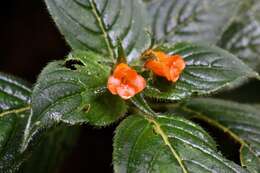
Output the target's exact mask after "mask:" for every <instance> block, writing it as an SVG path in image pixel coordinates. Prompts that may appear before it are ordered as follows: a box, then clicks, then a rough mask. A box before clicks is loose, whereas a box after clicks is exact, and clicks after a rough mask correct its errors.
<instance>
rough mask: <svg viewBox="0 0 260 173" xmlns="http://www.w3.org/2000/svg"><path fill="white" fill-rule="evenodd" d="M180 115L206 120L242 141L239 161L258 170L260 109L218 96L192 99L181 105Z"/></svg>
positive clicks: (259, 167) (259, 156) (250, 168)
mask: <svg viewBox="0 0 260 173" xmlns="http://www.w3.org/2000/svg"><path fill="white" fill-rule="evenodd" d="M180 110H182V115H184V114H185V115H186V116H187V117H190V118H196V119H200V120H203V121H205V122H208V123H209V124H211V125H213V126H216V127H217V128H219V129H221V130H223V131H224V132H225V133H228V134H229V135H230V136H231V137H232V138H233V139H234V140H236V141H237V142H239V143H240V144H241V149H240V160H241V164H242V165H243V166H245V167H247V168H248V170H250V171H251V172H253V173H258V172H260V142H259V141H260V111H259V109H257V108H255V107H253V106H249V105H246V104H238V103H234V102H230V101H224V100H218V99H209V98H207V99H206V98H204V99H203V98H202V99H192V100H190V101H188V102H186V103H184V104H182V105H181V106H180Z"/></svg>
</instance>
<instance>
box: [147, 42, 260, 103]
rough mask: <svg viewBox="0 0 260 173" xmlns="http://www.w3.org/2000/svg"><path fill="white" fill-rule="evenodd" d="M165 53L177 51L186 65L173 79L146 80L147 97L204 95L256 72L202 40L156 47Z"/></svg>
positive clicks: (169, 98)
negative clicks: (172, 80) (200, 41)
mask: <svg viewBox="0 0 260 173" xmlns="http://www.w3.org/2000/svg"><path fill="white" fill-rule="evenodd" d="M156 50H161V51H164V52H166V53H168V54H169V55H173V54H179V55H181V56H182V57H183V58H184V60H185V62H186V68H185V69H184V71H183V72H182V74H181V77H180V79H179V80H178V81H177V82H176V83H171V82H168V81H165V80H162V79H160V78H157V79H155V80H150V85H149V86H148V88H147V90H146V95H147V96H149V97H154V98H159V99H167V100H180V99H183V98H186V97H190V96H193V95H208V94H211V93H215V92H218V91H221V90H224V89H228V88H234V87H236V86H238V85H241V84H242V83H243V82H245V81H247V80H248V79H249V78H253V77H257V76H258V74H257V73H256V72H254V71H253V70H252V69H250V68H249V67H248V66H247V65H245V64H244V63H243V62H242V61H240V60H239V59H237V58H236V57H235V56H233V55H232V54H230V53H228V52H226V51H224V50H222V49H220V48H217V47H215V46H208V45H205V44H193V43H187V42H182V43H177V44H175V45H164V46H161V47H158V48H156Z"/></svg>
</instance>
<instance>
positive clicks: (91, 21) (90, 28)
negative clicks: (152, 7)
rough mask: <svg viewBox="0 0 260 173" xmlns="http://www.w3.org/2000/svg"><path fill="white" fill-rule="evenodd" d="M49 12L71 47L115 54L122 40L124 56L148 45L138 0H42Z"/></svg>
mask: <svg viewBox="0 0 260 173" xmlns="http://www.w3.org/2000/svg"><path fill="white" fill-rule="evenodd" d="M45 2H46V4H47V7H48V9H49V12H50V13H51V15H52V17H53V19H54V21H55V22H56V24H57V26H58V27H59V29H60V31H61V32H62V34H63V35H64V37H65V39H66V40H67V41H68V43H69V44H70V46H71V47H72V48H73V49H80V50H91V51H93V52H96V53H99V54H102V55H105V57H104V58H107V59H109V58H111V59H113V58H114V59H115V58H116V53H117V51H116V49H117V40H118V39H120V40H122V44H123V47H124V49H125V52H126V54H127V55H128V60H129V61H131V60H132V59H133V58H137V57H138V56H139V53H141V52H142V51H143V50H145V49H146V48H147V47H149V44H150V38H149V36H148V35H147V30H149V27H147V25H146V23H147V20H146V18H147V15H146V11H145V10H144V9H145V8H144V5H143V3H142V2H141V1H140V0H84V1H83V0H45Z"/></svg>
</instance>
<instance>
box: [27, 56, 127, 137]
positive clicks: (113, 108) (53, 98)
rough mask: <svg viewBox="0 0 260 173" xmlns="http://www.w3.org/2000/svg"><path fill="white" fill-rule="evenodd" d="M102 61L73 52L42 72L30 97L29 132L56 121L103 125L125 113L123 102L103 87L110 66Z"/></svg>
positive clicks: (100, 57) (100, 58) (97, 57)
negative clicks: (64, 59)
mask: <svg viewBox="0 0 260 173" xmlns="http://www.w3.org/2000/svg"><path fill="white" fill-rule="evenodd" d="M103 60H104V59H103V57H102V56H99V55H97V54H95V53H93V52H75V53H73V54H70V55H69V57H68V59H66V61H65V62H64V61H56V62H52V63H50V64H49V65H48V66H47V67H46V68H45V69H44V70H43V71H42V73H41V75H40V77H39V79H38V82H37V84H36V86H35V88H34V90H33V96H32V108H33V117H32V125H31V132H32V133H35V132H36V131H37V129H39V128H40V127H41V128H43V127H48V126H52V125H53V124H54V123H58V122H65V123H68V124H81V123H90V124H92V125H96V126H105V125H108V124H111V123H113V122H115V121H116V120H118V119H119V118H120V117H122V116H123V115H124V113H125V112H126V105H125V103H124V101H123V100H122V99H121V98H119V97H118V96H114V95H112V94H111V93H110V92H109V91H108V90H107V89H106V84H107V79H108V76H109V75H110V68H109V67H108V66H106V65H105V64H104V62H103Z"/></svg>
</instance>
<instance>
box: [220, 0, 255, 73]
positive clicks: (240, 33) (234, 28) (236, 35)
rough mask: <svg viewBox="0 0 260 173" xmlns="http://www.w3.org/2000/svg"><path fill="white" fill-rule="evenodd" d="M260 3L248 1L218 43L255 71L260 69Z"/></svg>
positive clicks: (252, 0)
mask: <svg viewBox="0 0 260 173" xmlns="http://www.w3.org/2000/svg"><path fill="white" fill-rule="evenodd" d="M259 12H260V2H259V1H258V0H247V1H245V2H244V4H243V6H242V7H241V8H240V13H239V15H237V16H236V18H235V20H234V22H233V23H232V25H230V27H229V28H228V29H227V30H226V31H225V33H224V34H223V36H222V39H221V40H220V42H219V43H218V44H219V45H220V46H221V47H223V48H224V49H227V50H229V51H230V52H232V53H233V54H235V55H237V56H238V57H239V58H240V59H241V60H243V61H244V62H245V63H247V64H248V65H250V66H251V67H252V68H254V69H255V70H258V69H259V67H260V16H259Z"/></svg>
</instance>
